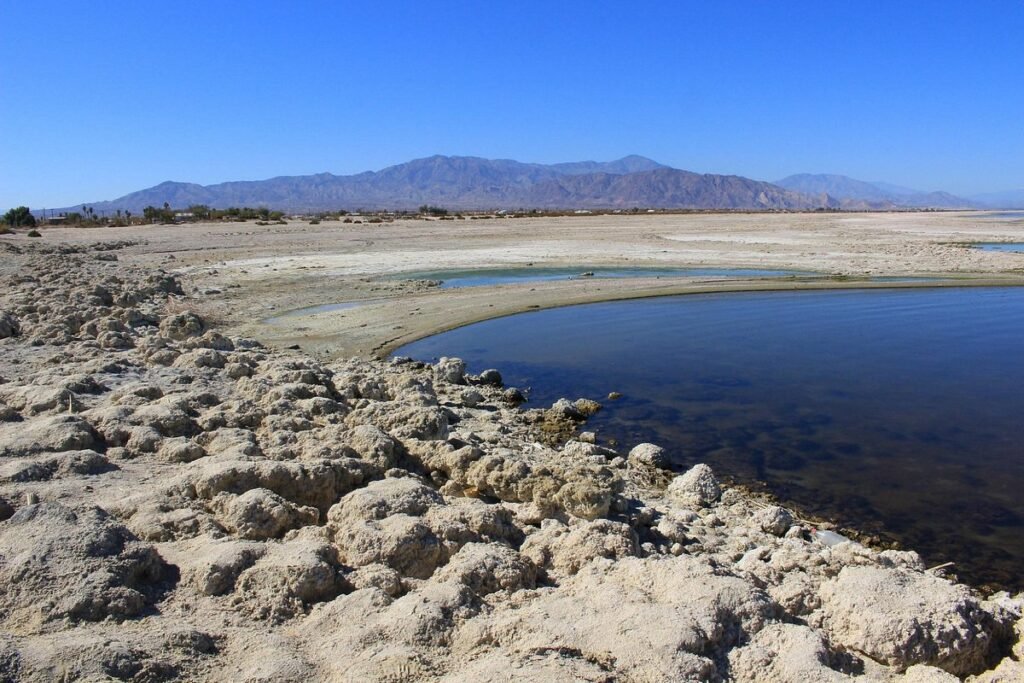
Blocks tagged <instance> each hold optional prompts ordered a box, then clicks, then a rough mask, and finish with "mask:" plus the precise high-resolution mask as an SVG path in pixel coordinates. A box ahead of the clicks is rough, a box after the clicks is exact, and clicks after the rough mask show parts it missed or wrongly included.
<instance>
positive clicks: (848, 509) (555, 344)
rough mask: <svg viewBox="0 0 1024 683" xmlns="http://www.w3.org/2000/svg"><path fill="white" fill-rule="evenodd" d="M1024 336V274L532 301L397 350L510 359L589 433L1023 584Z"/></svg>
mask: <svg viewBox="0 0 1024 683" xmlns="http://www.w3.org/2000/svg"><path fill="white" fill-rule="evenodd" d="M1022 341H1024V289H1015V288H1003V289H1000V288H958V289H928V290H920V289H916V290H870V291H867V290H862V291H831V292H771V293H751V294H712V295H693V296H682V297H664V298H659V299H645V300H636V301H625V302H614V303H602V304H590V305H584V306H574V307H569V308H562V309H554V310H547V311H538V312H532V313H526V314H521V315H516V316H511V317H507V318H502V319H497V320H491V321H487V322H483V323H478V324H475V325H470V326H467V327H464V328H461V329H457V330H453V331H451V332H447V333H444V334H441V335H437V336H435V337H431V338H429V339H425V340H422V341H419V342H416V343H413V344H410V345H408V346H405V347H403V348H401V349H399V350H397V351H396V355H408V356H413V357H415V358H418V359H422V360H432V359H436V358H437V357H439V356H441V355H448V356H459V357H462V358H463V359H465V360H466V361H467V362H468V364H469V366H470V369H471V370H475V371H479V370H481V369H484V368H487V367H496V368H499V369H500V370H501V372H502V374H503V375H504V376H505V378H506V381H507V382H508V383H509V384H512V385H516V386H520V387H530V389H531V391H530V397H531V404H528V405H536V406H544V405H549V404H550V403H551V402H552V401H554V400H555V399H557V398H559V397H562V396H567V397H570V398H575V397H579V396H587V397H591V398H596V399H598V400H601V402H602V403H603V404H604V406H605V409H604V410H602V411H601V412H600V413H598V415H597V416H595V418H593V419H592V420H591V422H590V427H589V428H592V429H596V430H597V431H598V433H599V436H600V438H601V439H603V440H606V441H607V440H610V439H613V440H615V441H616V442H618V443H619V444H620V447H621V449H622V450H628V448H630V447H631V446H632V445H634V444H636V443H638V442H641V441H653V442H656V443H659V444H661V445H663V446H665V447H667V448H668V449H669V450H670V451H671V452H672V454H673V457H674V459H675V461H676V462H677V463H678V465H679V466H680V467H686V466H688V465H691V464H693V463H696V462H707V463H709V464H711V465H712V466H713V467H715V468H716V469H717V470H718V471H719V472H721V473H723V474H725V475H727V476H729V477H733V478H735V479H737V480H740V481H743V482H746V483H758V482H763V483H764V485H765V486H766V487H767V488H769V489H770V490H772V491H774V492H775V493H776V494H778V495H779V496H780V497H781V498H783V499H784V500H788V501H791V502H792V503H795V504H796V505H798V506H800V507H801V508H803V509H805V510H808V511H810V512H812V513H816V514H820V515H827V516H832V517H835V518H837V520H838V521H840V522H841V523H843V524H846V525H849V526H851V527H856V528H860V529H862V530H866V531H875V532H884V534H885V535H886V536H887V537H889V538H895V539H897V540H899V541H900V542H902V543H904V544H905V545H906V546H908V547H911V548H914V549H916V550H918V551H919V552H921V553H922V555H923V556H924V557H925V560H926V562H928V563H929V564H930V565H931V564H939V563H941V562H946V561H954V562H956V566H957V568H958V569H959V571H960V575H961V578H964V579H966V580H970V581H973V582H975V583H979V584H980V583H985V582H993V583H997V584H1001V585H1004V586H1009V587H1015V588H1017V589H1021V588H1024V581H1022V579H1024V577H1022V574H1024V572H1022V571H1021V569H1022V567H1024V533H1022V532H1024V494H1022V492H1024V434H1022V430H1021V426H1022V424H1024V418H1022V416H1024V353H1022V352H1021V349H1022ZM611 391H617V392H621V393H622V394H623V395H624V397H623V398H622V399H621V400H619V401H610V400H604V397H605V396H607V394H608V393H609V392H611Z"/></svg>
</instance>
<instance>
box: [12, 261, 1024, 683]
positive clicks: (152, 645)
mask: <svg viewBox="0 0 1024 683" xmlns="http://www.w3.org/2000/svg"><path fill="white" fill-rule="evenodd" d="M121 246H123V245H121V244H117V243H110V244H95V245H90V246H82V245H79V246H64V247H60V246H57V247H53V246H51V247H27V246H22V247H17V246H13V245H9V244H8V245H0V248H2V249H4V251H3V259H4V262H5V267H4V269H3V275H2V282H0V520H2V521H0V624H2V626H0V680H5V681H114V680H117V681H165V680H190V681H206V680H231V681H309V680H324V681H395V682H398V681H420V680H423V681H427V680H429V681H435V680H436V681H519V680H522V681H636V682H647V681H666V680H700V681H853V680H856V681H919V682H920V681H936V682H938V681H952V680H957V679H966V680H972V681H1020V680H1024V663H1022V661H1021V659H1022V657H1024V645H1022V642H1021V637H1022V635H1024V634H1022V630H1024V621H1022V620H1021V610H1022V606H1024V596H1021V595H1018V596H1010V595H1007V594H997V595H993V596H987V597H985V596H981V595H979V594H977V593H976V592H974V591H973V590H971V589H970V588H968V587H965V586H963V585H958V584H956V583H953V582H951V581H949V580H947V579H945V578H943V577H942V576H940V575H938V573H936V572H934V571H932V572H930V571H927V570H926V569H925V567H924V566H923V565H922V563H921V560H920V558H919V557H918V556H917V555H916V554H915V553H913V552H897V551H891V550H890V551H884V552H877V551H875V550H871V549H869V548H866V547H863V546H860V545H858V544H856V543H853V542H840V543H834V541H835V540H837V539H834V538H827V537H826V538H822V537H821V536H820V535H818V534H816V533H815V532H814V530H813V529H811V528H810V527H809V526H808V524H807V523H805V522H802V521H801V520H799V519H797V518H795V517H794V515H793V514H792V513H791V512H790V511H788V510H785V509H783V508H779V507H775V506H772V505H767V504H764V503H762V502H759V501H757V500H754V499H751V498H749V497H747V496H746V495H745V494H743V493H741V492H740V491H738V490H735V489H728V488H724V487H722V486H721V485H720V484H719V482H718V481H716V478H715V475H714V473H713V472H712V471H711V470H710V469H709V468H708V467H706V466H703V465H698V466H696V467H694V468H693V469H691V470H689V471H687V472H684V473H675V472H671V471H669V470H668V469H667V464H666V461H665V457H664V455H663V452H662V451H661V449H660V448H658V447H657V446H655V445H651V444H644V445H641V446H638V447H636V448H634V449H633V450H632V451H630V452H629V453H616V452H614V451H612V450H609V449H607V448H604V447H601V446H598V445H596V444H594V443H592V439H591V438H590V435H589V434H587V433H586V432H582V431H580V429H581V428H583V429H585V426H583V425H584V424H585V418H586V416H587V415H588V414H589V413H591V412H592V411H594V410H596V409H598V408H599V406H598V405H597V404H594V403H593V402H592V401H587V400H577V401H568V400H563V401H559V402H558V403H556V404H555V405H553V406H552V407H551V408H549V409H545V410H536V409H532V410H525V409H523V408H522V407H521V406H520V403H521V401H522V396H521V395H520V394H519V392H517V391H516V390H515V389H510V388H506V387H503V386H502V384H501V377H500V374H499V372H497V371H488V372H485V373H482V374H481V375H479V376H467V374H466V371H465V367H464V366H463V364H462V363H461V362H460V361H458V360H456V359H444V360H442V361H441V362H440V363H439V364H437V365H436V366H428V365H423V364H419V363H415V362H411V361H404V362H403V361H401V360H396V361H392V362H382V361H366V360H356V359H350V360H344V361H339V362H334V363H331V364H321V363H319V362H316V361H313V360H311V359H309V358H308V357H304V356H303V355H301V354H299V353H281V352H277V351H272V350H269V349H267V348H265V347H263V346H262V345H260V344H259V343H258V342H255V341H252V340H247V339H242V338H232V337H226V336H223V335H222V334H221V333H219V332H218V331H217V330H215V329H210V325H209V323H208V322H207V321H204V320H203V319H202V318H201V317H200V316H198V315H197V314H196V313H195V312H193V307H192V305H191V301H190V300H189V298H188V297H186V296H185V295H184V294H183V289H182V283H181V282H179V280H177V279H175V278H174V277H172V276H170V275H168V274H166V273H162V272H157V271H152V270H144V269H141V268H139V267H136V266H129V265H125V264H123V263H120V262H119V261H118V260H117V253H118V250H119V247H121ZM823 541H828V543H826V542H823ZM829 543H831V545H829Z"/></svg>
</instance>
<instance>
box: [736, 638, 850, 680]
mask: <svg viewBox="0 0 1024 683" xmlns="http://www.w3.org/2000/svg"><path fill="white" fill-rule="evenodd" d="M829 659H830V656H829V651H828V648H827V647H826V646H825V642H824V641H823V640H822V638H821V635H819V634H818V633H815V632H814V631H813V630H812V629H810V628H808V627H806V626H798V625H796V624H769V625H768V626H766V627H765V628H763V629H761V630H760V631H759V632H757V633H756V634H755V635H754V637H753V638H752V639H751V640H750V642H749V643H747V644H746V645H744V646H743V647H740V648H737V649H735V650H733V651H732V652H730V653H729V673H730V675H731V679H732V680H734V681H736V682H737V683H744V682H747V681H749V682H750V683H761V682H762V681H763V683H792V682H793V681H815V682H816V683H843V682H844V681H850V680H852V679H851V678H850V677H849V676H846V675H845V674H843V673H841V672H839V671H836V670H834V669H832V668H830V667H829V665H828V664H829Z"/></svg>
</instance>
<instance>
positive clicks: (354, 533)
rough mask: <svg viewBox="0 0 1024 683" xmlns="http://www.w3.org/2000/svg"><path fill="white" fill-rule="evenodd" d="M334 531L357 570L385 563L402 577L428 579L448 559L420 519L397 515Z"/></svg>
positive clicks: (345, 558) (343, 554)
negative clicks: (369, 565)
mask: <svg viewBox="0 0 1024 683" xmlns="http://www.w3.org/2000/svg"><path fill="white" fill-rule="evenodd" d="M331 530H332V533H333V539H334V543H335V545H337V547H338V551H339V553H340V554H341V558H342V560H343V561H344V562H345V563H346V564H348V565H351V566H354V567H362V566H365V565H368V564H383V565H386V566H388V567H391V568H392V569H394V570H395V571H396V572H398V573H399V574H401V575H402V576H410V577H413V578H417V579H425V578H428V577H429V576H430V575H431V574H432V573H433V572H434V570H435V569H436V568H437V567H438V566H439V565H440V564H442V563H443V562H444V561H445V559H446V553H445V549H444V547H443V546H442V544H441V541H440V539H438V538H437V536H436V535H435V534H434V532H433V531H432V530H431V528H430V527H429V526H428V525H427V524H426V522H424V521H423V520H421V519H419V518H417V517H412V516H409V515H405V514H394V515H391V516H390V517H385V518H384V519H380V520H370V521H355V522H349V523H347V524H344V525H341V526H334V525H332V527H331Z"/></svg>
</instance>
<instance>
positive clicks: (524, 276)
mask: <svg viewBox="0 0 1024 683" xmlns="http://www.w3.org/2000/svg"><path fill="white" fill-rule="evenodd" d="M583 273H593V275H591V276H586V279H590V278H633V277H708V278H760V277H785V276H787V275H812V273H803V272H799V271H793V270H756V269H747V268H639V267H637V268H604V267H595V266H587V265H582V266H576V267H572V268H566V267H550V266H523V267H516V268H483V269H479V270H432V271H422V272H418V273H403V274H402V275H400V276H397V277H399V278H400V279H403V280H440V281H441V289H457V288H460V287H484V286H489V285H508V284H522V283H527V282H548V281H551V280H574V279H577V278H583V277H585V276H583Z"/></svg>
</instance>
